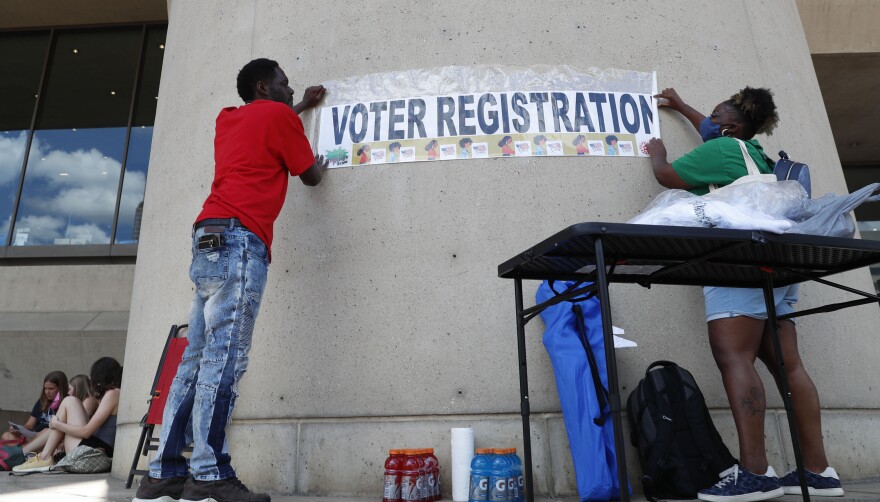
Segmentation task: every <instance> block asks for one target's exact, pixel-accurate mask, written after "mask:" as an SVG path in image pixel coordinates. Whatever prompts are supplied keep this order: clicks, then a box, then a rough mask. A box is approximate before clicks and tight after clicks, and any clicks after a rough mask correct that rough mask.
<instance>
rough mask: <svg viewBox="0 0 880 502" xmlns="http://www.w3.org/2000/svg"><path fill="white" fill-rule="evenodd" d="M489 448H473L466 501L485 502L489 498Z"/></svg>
mask: <svg viewBox="0 0 880 502" xmlns="http://www.w3.org/2000/svg"><path fill="white" fill-rule="evenodd" d="M490 451H491V450H490V449H489V448H477V449H476V450H474V458H473V460H471V488H470V495H469V496H468V502H485V501H486V500H488V499H489V452H490Z"/></svg>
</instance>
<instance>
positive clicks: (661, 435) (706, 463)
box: [627, 361, 738, 501]
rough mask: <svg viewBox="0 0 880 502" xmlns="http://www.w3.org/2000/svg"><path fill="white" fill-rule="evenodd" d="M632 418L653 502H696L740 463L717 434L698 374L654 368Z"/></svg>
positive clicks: (635, 399) (634, 400) (636, 393)
mask: <svg viewBox="0 0 880 502" xmlns="http://www.w3.org/2000/svg"><path fill="white" fill-rule="evenodd" d="M655 368H657V369H655ZM652 370H653V371H652ZM627 418H628V419H629V426H630V441H631V442H632V444H633V446H635V447H636V448H638V451H639V461H640V463H641V465H642V473H643V475H642V485H643V487H644V491H645V496H646V497H647V498H648V500H652V501H653V500H656V499H658V498H663V499H695V498H697V492H698V491H700V490H703V489H706V488H709V487H710V486H712V485H714V484H715V483H717V482H718V481H720V478H719V474H720V473H721V472H722V471H724V470H726V469H728V468H730V467H732V466H733V465H734V464H736V463H737V462H738V461H737V459H735V458H734V457H733V455H731V454H730V450H728V449H727V446H725V445H724V442H723V441H722V440H721V436H720V435H719V434H718V430H717V429H715V425H714V424H713V423H712V417H711V416H709V410H708V408H706V401H705V399H704V398H703V393H702V392H700V388H699V387H698V386H697V382H696V381H695V380H694V377H693V375H691V374H690V372H688V371H687V370H686V369H684V368H681V367H679V366H678V365H677V364H675V363H673V362H669V361H656V362H653V363H651V365H650V366H648V369H647V370H646V371H645V378H643V379H642V380H641V381H640V382H639V384H638V385H637V386H636V388H635V390H633V391H632V393H631V394H630V395H629V399H628V400H627Z"/></svg>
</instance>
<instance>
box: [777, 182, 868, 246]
mask: <svg viewBox="0 0 880 502" xmlns="http://www.w3.org/2000/svg"><path fill="white" fill-rule="evenodd" d="M878 191H880V183H871V184H870V185H866V186H864V187H862V188H860V189H859V190H856V191H855V192H853V193H850V194H846V195H835V194H828V195H825V196H824V197H820V198H818V199H813V200H810V204H809V209H810V210H809V211H807V213H808V214H807V215H806V216H807V217H806V218H800V219H798V220H797V223H796V224H795V225H794V227H793V228H792V229H791V230H789V232H790V233H797V234H809V235H826V236H829V237H853V236H854V235H855V234H856V224H855V221H854V220H853V216H852V210H853V209H855V208H857V207H859V206H860V205H862V204H863V203H865V202H880V194H876V195H873V194H875V193H876V192H878Z"/></svg>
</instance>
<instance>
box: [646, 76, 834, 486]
mask: <svg viewBox="0 0 880 502" xmlns="http://www.w3.org/2000/svg"><path fill="white" fill-rule="evenodd" d="M655 97H657V98H662V99H663V100H665V102H661V103H660V104H659V105H658V106H660V107H665V108H669V109H671V110H674V111H677V112H678V113H681V114H682V115H684V117H685V118H687V119H688V120H689V121H690V122H691V124H693V126H694V128H695V129H696V130H697V131H698V132H699V133H700V136H701V137H702V138H703V141H704V143H703V144H702V145H700V146H698V147H697V148H695V149H694V150H693V151H691V152H690V153H688V154H686V155H684V156H683V157H681V158H679V159H677V160H674V161H673V162H672V163H669V162H668V161H667V159H666V157H667V154H666V147H665V146H664V145H663V141H662V140H660V139H657V138H654V139H652V140H650V141H649V142H648V144H647V148H646V149H647V152H648V154H649V155H650V156H651V165H652V168H653V171H654V177H655V178H656V179H657V181H658V182H659V183H660V184H661V185H663V186H664V187H666V188H680V189H684V190H689V191H691V192H692V193H694V194H696V195H703V194H706V193H708V191H709V185H717V186H724V185H727V184H729V183H731V182H733V181H734V180H736V179H737V178H740V177H742V176H745V175H746V174H748V170H747V168H746V163H745V160H744V158H743V154H742V150H741V149H740V146H739V142H738V141H736V140H737V139H739V140H742V141H743V142H744V143H745V145H746V150H747V152H748V154H749V156H750V157H751V158H752V159H753V160H754V161H755V164H756V165H757V166H758V169H759V170H760V171H761V172H763V173H772V172H773V161H772V160H770V159H769V158H768V157H767V156H766V155H765V154H764V150H763V148H762V147H761V145H760V144H759V143H758V141H757V140H756V139H754V136H755V135H756V134H761V133H767V134H769V133H770V132H771V131H772V130H773V128H774V127H775V126H776V123H777V122H778V121H779V117H778V115H777V113H776V105H775V104H774V102H773V95H772V94H771V93H770V91H769V90H767V89H754V88H750V87H746V88H745V89H742V90H741V91H739V92H738V93H737V94H734V95H733V96H731V98H730V99H729V100H727V101H724V102H722V103H719V104H718V106H716V107H715V109H714V110H713V111H712V114H711V115H709V116H708V117H704V116H703V115H702V114H701V113H700V112H698V111H697V110H696V109H694V108H693V107H691V106H689V105H687V104H686V103H685V102H684V101H682V100H681V98H680V97H679V96H678V93H676V92H675V89H672V88H669V89H664V90H663V92H661V93H660V94H658V95H657V96H655ZM703 296H704V298H705V303H706V321H707V325H708V330H709V345H710V346H711V348H712V355H713V356H714V358H715V363H716V364H717V365H718V368H719V370H721V377H722V380H723V383H724V390H725V391H726V393H727V399H728V402H729V403H730V409H731V412H732V413H733V419H734V422H736V431H737V436H738V439H739V454H740V463H739V465H738V466H735V467H734V468H732V469H729V470H728V471H727V472H726V474H727V475H726V476H725V477H724V478H723V479H722V480H721V481H720V482H719V483H718V484H716V485H715V486H713V487H711V488H709V489H706V490H703V491H701V492H700V493H699V495H698V496H699V498H700V499H701V500H707V501H712V502H725V501H731V502H732V501H739V500H750V501H756V500H768V499H771V498H776V497H779V496H782V495H783V494H785V493H792V494H800V493H801V490H800V481H799V478H798V475H797V472H795V471H792V472H790V473H788V474H787V475H785V476H784V477H783V478H782V479H781V480H780V479H779V478H777V477H776V473H775V471H774V470H773V467H772V466H770V465H769V464H768V462H767V453H766V451H765V445H764V412H765V408H766V398H765V394H764V385H763V383H762V382H761V378H760V376H759V375H758V372H757V371H756V370H755V359H756V358H759V359H761V361H762V362H763V363H764V364H765V365H766V366H767V369H768V370H769V371H770V373H771V374H773V376H774V378H776V380H777V386H778V375H777V374H776V365H775V356H774V352H773V346H772V344H771V341H770V336H769V327H768V326H767V310H766V306H765V303H764V296H763V292H762V290H760V289H743V288H716V287H706V288H703ZM774 297H775V298H774V300H775V303H776V310H777V313H778V314H779V315H784V314H787V313H791V312H793V311H794V304H795V303H796V302H797V285H793V286H789V287H784V288H776V289H775V290H774ZM779 339H780V343H781V346H782V352H783V354H782V355H783V359H784V361H785V370H786V376H787V377H788V385H789V389H790V391H791V395H792V406H793V408H794V415H795V421H796V423H797V429H798V438H799V439H800V444H801V447H802V451H803V462H804V463H803V465H804V467H805V469H806V470H807V473H806V474H807V481H808V485H809V489H810V495H819V496H822V495H825V496H840V495H843V488H841V486H840V480H839V479H838V477H837V473H836V472H835V471H834V469H833V468H831V467H829V466H828V460H827V458H826V456H825V446H824V444H823V442H822V422H821V416H820V412H819V395H818V392H816V387H815V385H813V381H812V380H811V379H810V376H809V375H808V374H807V372H806V370H805V369H804V367H803V364H802V363H801V359H800V356H799V354H798V348H797V332H796V330H795V325H794V322H793V321H792V320H790V319H788V320H783V321H780V322H779Z"/></svg>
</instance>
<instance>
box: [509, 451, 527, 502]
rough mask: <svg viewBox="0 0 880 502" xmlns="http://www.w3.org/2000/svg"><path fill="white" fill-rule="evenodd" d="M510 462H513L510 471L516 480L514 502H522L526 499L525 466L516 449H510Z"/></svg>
mask: <svg viewBox="0 0 880 502" xmlns="http://www.w3.org/2000/svg"><path fill="white" fill-rule="evenodd" d="M510 460H511V462H512V465H511V468H510V470H511V471H513V475H514V477H515V478H516V496H517V498H516V500H515V501H514V502H522V501H523V498H524V495H523V493H524V490H525V487H526V484H525V479H524V478H523V464H522V460H521V459H520V458H519V455H517V454H516V448H511V449H510Z"/></svg>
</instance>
